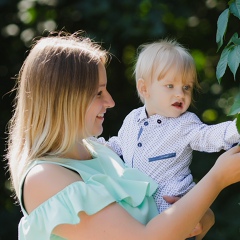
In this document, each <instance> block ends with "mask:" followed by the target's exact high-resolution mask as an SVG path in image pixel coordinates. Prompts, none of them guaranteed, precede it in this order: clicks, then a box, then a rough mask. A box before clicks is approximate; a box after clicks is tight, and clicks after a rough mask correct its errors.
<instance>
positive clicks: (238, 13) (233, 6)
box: [229, 0, 240, 19]
mask: <svg viewBox="0 0 240 240" xmlns="http://www.w3.org/2000/svg"><path fill="white" fill-rule="evenodd" d="M229 10H230V12H231V13H232V14H233V15H234V16H235V17H237V18H239V19H240V0H235V1H232V2H231V3H230V4H229Z"/></svg>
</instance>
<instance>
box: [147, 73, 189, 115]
mask: <svg viewBox="0 0 240 240" xmlns="http://www.w3.org/2000/svg"><path fill="white" fill-rule="evenodd" d="M178 76H179V77H178ZM186 80H187V81H186V83H183V82H182V77H181V75H180V74H178V75H177V74H175V72H171V71H170V72H168V73H167V74H166V75H165V76H164V77H163V78H162V79H160V80H157V79H154V80H153V82H151V83H150V81H149V84H148V85H147V93H146V96H144V99H145V105H146V110H147V112H148V115H149V116H151V115H154V114H159V115H161V116H165V117H179V116H180V115H181V114H182V113H184V112H185V111H186V110H187V109H188V107H189V106H190V104H191V99H192V90H193V80H192V79H186Z"/></svg>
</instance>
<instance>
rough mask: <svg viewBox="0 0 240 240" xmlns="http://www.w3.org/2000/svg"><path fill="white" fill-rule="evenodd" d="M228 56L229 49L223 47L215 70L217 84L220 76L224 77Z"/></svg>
mask: <svg viewBox="0 0 240 240" xmlns="http://www.w3.org/2000/svg"><path fill="white" fill-rule="evenodd" d="M228 55H229V48H228V47H225V48H224V49H223V51H222V53H221V56H220V59H219V61H218V64H217V69H216V76H217V80H218V82H219V83H220V82H221V79H222V76H223V75H224V73H225V71H226V68H227V63H228Z"/></svg>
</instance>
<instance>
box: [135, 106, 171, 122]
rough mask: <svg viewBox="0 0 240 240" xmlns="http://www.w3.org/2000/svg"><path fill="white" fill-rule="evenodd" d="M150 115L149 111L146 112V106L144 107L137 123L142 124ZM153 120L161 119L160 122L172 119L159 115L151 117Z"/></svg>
mask: <svg viewBox="0 0 240 240" xmlns="http://www.w3.org/2000/svg"><path fill="white" fill-rule="evenodd" d="M148 118H149V117H148V115H147V111H146V106H145V105H144V106H143V107H142V109H141V111H140V114H139V117H138V120H137V122H138V123H140V122H142V121H145V120H146V119H148ZM150 118H151V119H157V120H158V119H160V120H168V119H171V118H168V117H164V116H161V115H158V114H155V115H152V116H150Z"/></svg>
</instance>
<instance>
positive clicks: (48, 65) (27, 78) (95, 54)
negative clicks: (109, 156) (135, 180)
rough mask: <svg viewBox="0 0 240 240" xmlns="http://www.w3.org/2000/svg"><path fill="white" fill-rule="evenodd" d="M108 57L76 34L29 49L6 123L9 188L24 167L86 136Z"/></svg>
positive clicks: (16, 182) (45, 40) (49, 39)
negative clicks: (88, 114) (87, 118)
mask: <svg viewBox="0 0 240 240" xmlns="http://www.w3.org/2000/svg"><path fill="white" fill-rule="evenodd" d="M107 58H108V53H107V52H106V51H105V50H102V49H101V48H100V46H99V45H98V44H96V43H93V42H92V41H91V40H90V39H88V38H84V37H81V36H80V35H79V33H75V34H72V35H70V34H66V33H63V32H62V33H59V34H58V35H57V36H49V37H45V38H42V39H40V40H39V41H37V43H36V44H35V45H34V46H33V48H32V50H31V51H30V53H29V55H28V57H27V58H26V60H25V62H24V64H23V66H22V68H21V70H20V72H19V76H18V83H17V95H16V103H15V112H14V115H13V117H12V119H11V121H10V125H9V141H8V154H7V159H8V161H9V169H10V173H11V179H12V183H13V187H14V188H15V191H16V194H17V196H19V189H18V188H19V182H20V180H21V177H22V174H23V172H24V170H25V169H26V167H27V166H28V164H29V163H30V162H31V161H32V160H34V159H36V158H40V157H45V156H52V155H54V156H58V155H61V154H64V153H65V152H66V151H68V150H69V148H70V146H71V145H72V144H73V143H74V142H75V141H76V139H77V138H78V134H79V130H81V131H82V132H83V133H86V128H85V113H86V110H87V108H88V106H89V104H90V103H91V101H92V100H93V98H94V97H95V95H96V94H97V91H98V86H99V76H98V74H99V73H98V65H99V63H100V62H101V63H103V64H105V63H106V61H107Z"/></svg>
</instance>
